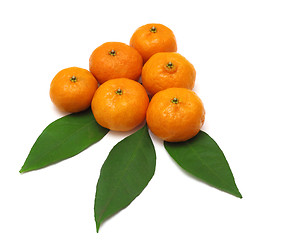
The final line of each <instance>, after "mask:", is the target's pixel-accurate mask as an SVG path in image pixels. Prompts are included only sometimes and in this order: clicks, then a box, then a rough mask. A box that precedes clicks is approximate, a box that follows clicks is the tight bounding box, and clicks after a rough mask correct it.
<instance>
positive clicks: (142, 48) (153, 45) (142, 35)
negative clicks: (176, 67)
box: [130, 23, 177, 63]
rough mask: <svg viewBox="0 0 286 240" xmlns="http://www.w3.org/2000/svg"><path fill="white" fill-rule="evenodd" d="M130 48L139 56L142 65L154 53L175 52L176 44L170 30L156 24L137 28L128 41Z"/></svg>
mask: <svg viewBox="0 0 286 240" xmlns="http://www.w3.org/2000/svg"><path fill="white" fill-rule="evenodd" d="M130 46H131V47H134V48H135V49H136V50H137V51H138V52H139V53H140V54H141V56H142V57H143V60H144V63H145V62H146V61H147V60H148V59H149V58H150V57H151V56H152V55H153V54H155V53H158V52H176V51H177V42H176V38H175V35H174V33H173V32H172V30H171V29H169V28H168V27H166V26H164V25H162V24H158V23H150V24H146V25H144V26H141V27H139V28H138V29H137V30H136V31H135V32H134V33H133V35H132V37H131V39H130Z"/></svg>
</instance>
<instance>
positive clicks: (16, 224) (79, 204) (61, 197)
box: [0, 0, 286, 240]
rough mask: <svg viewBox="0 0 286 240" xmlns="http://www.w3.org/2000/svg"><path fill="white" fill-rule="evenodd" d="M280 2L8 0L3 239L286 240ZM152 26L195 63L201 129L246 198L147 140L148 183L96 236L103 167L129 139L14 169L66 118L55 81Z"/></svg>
mask: <svg viewBox="0 0 286 240" xmlns="http://www.w3.org/2000/svg"><path fill="white" fill-rule="evenodd" d="M187 3H188V4H187ZM284 3H285V1H274V0H273V1H261V0H260V1H250V0H248V1H229V0H228V1H221V0H216V1H179V0H177V1H174V0H171V1H170V0H164V1H163V0H158V1H154V0H153V1H148V0H146V1H138V2H137V1H131V0H130V1H95V0H94V1H84V0H82V1H72V0H68V1H60V0H57V1H54V0H51V1H45V2H44V1H31V0H26V1H20V0H15V1H1V4H0V12H1V14H0V24H1V29H0V35H1V37H0V43H1V44H0V61H1V62H0V69H1V71H0V82H1V84H0V89H1V92H0V106H1V108H0V109H1V118H0V121H1V124H0V136H1V156H0V169H1V172H0V192H1V197H0V239H5V240H10V239H29V240H33V239H41V240H45V239H85V240H88V239H102V240H106V239H124V240H131V239H132V240H133V239H139V240H141V239H142V240H143V239H144V240H145V239H196V240H200V239H221V240H223V239H232V240H235V239H275V240H277V239H286V233H285V230H284V229H283V227H285V215H286V210H285V208H286V207H285V201H286V197H285V189H286V188H285V183H286V174H285V172H286V169H285V167H286V163H285V160H286V158H285V134H286V127H285V120H286V117H285V102H286V101H285V100H286V96H285V81H286V71H285V70H286V69H285V66H286V32H285V23H286V14H285V10H286V7H285V5H284ZM151 22H157V23H162V24H165V25H166V26H168V27H170V28H171V29H172V30H173V31H174V33H175V35H176V38H177V44H178V52H179V53H181V54H182V55H184V56H185V57H186V58H187V59H189V61H190V62H192V63H193V65H194V66H195V68H196V71H197V79H196V87H195V90H196V92H197V93H198V95H199V96H200V97H201V99H202V101H203V102H204V104H205V109H206V122H205V125H204V127H203V130H204V131H206V132H207V133H209V134H210V136H212V137H213V138H214V139H215V140H216V142H217V143H218V144H219V146H220V147H221V148H222V150H223V151H224V153H225V155H226V157H227V159H228V162H229V164H230V166H231V169H232V171H233V174H234V176H235V179H236V183H237V185H238V187H239V189H240V191H241V193H242V195H243V199H238V198H236V197H233V196H231V195H229V194H227V193H224V192H221V191H219V190H217V189H215V188H212V187H210V186H208V185H206V184H204V183H202V182H200V181H197V180H195V179H193V178H192V177H190V176H189V175H187V174H185V173H184V172H183V171H182V170H181V169H180V168H179V167H178V166H177V165H176V163H175V162H174V161H173V160H172V159H171V158H170V157H169V156H168V154H167V153H166V151H165V149H164V148H163V145H162V141H161V140H159V139H157V138H156V137H154V136H153V135H151V136H152V139H153V140H154V145H155V148H156V153H157V166H156V173H155V175H154V177H153V179H152V180H151V182H150V183H149V185H148V186H147V188H146V189H145V190H144V191H143V192H142V194H141V195H140V196H139V197H138V198H136V199H135V201H134V202H132V203H131V205H130V206H129V207H127V208H126V209H124V210H123V211H121V212H119V213H118V214H116V215H115V216H114V217H112V218H111V219H109V220H108V221H106V222H105V223H104V224H103V225H102V226H101V228H100V231H99V233H96V226H95V222H94V217H93V204H94V196H95V189H96V183H97V179H98V176H99V171H100V168H101V165H102V164H103V162H104V160H105V158H106V157H107V155H108V153H109V151H110V150H111V148H112V147H113V146H114V145H115V144H116V143H117V142H118V141H119V140H121V139H123V138H124V137H125V136H127V135H128V134H130V133H131V132H128V133H115V132H110V133H109V134H108V135H106V136H105V137H104V138H103V139H102V140H101V141H100V142H98V143H96V144H95V145H93V146H91V147H90V148H88V149H87V150H86V151H84V152H82V153H80V154H79V155H77V156H75V157H73V158H71V159H68V160H65V161H63V162H61V163H58V164H56V165H53V166H51V167H47V168H45V169H42V170H39V171H33V172H30V173H27V174H22V175H21V174H20V173H19V172H18V171H19V170H20V168H21V166H22V164H23V163H24V161H25V158H26V157H27V155H28V153H29V150H30V148H31V147H32V145H33V143H34V142H35V140H36V139H37V137H38V136H39V134H40V133H41V132H42V130H43V129H44V128H45V127H46V126H47V125H48V124H49V123H51V122H52V121H54V120H56V119H58V118H59V117H61V116H63V114H62V113H61V112H58V111H57V110H56V109H55V107H54V106H53V105H52V103H51V101H50V99H49V85H50V82H51V80H52V78H53V77H54V75H55V74H56V73H57V72H58V71H60V70H61V69H63V68H66V67H71V66H78V67H82V68H88V60H89V56H90V54H91V52H92V51H93V50H94V49H95V48H96V47H97V46H99V45H101V44H102V43H104V42H107V41H120V42H125V43H127V44H128V43H129V39H130V37H131V35H132V33H133V32H134V31H135V30H136V28H138V27H139V26H141V25H144V24H146V23H151Z"/></svg>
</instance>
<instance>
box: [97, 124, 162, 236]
mask: <svg viewBox="0 0 286 240" xmlns="http://www.w3.org/2000/svg"><path fill="white" fill-rule="evenodd" d="M155 166H156V154H155V149H154V146H153V143H152V140H151V138H150V136H149V132H148V128H147V125H145V126H144V127H143V128H141V129H140V130H138V131H137V132H135V133H133V134H132V135H130V136H128V137H126V138H125V139H123V140H122V141H120V142H119V143H117V144H116V145H115V146H114V147H113V149H112V150H111V151H110V153H109V155H108V157H107V159H106V160H105V162H104V164H103V166H102V168H101V172H100V177H99V180H98V183H97V188H96V196H95V207H94V211H95V221H96V226H97V231H98V229H99V227H100V224H101V223H102V222H103V221H104V220H106V219H107V218H108V217H110V216H112V215H113V214H115V213H117V212H118V211H120V210H121V209H123V208H125V207H127V206H128V205H129V204H130V203H131V202H132V201H133V200H134V199H135V198H136V197H137V196H138V195H139V194H140V193H141V192H142V191H143V189H144V188H145V187H146V186H147V184H148V183H149V181H150V180H151V178H152V177H153V175H154V172H155Z"/></svg>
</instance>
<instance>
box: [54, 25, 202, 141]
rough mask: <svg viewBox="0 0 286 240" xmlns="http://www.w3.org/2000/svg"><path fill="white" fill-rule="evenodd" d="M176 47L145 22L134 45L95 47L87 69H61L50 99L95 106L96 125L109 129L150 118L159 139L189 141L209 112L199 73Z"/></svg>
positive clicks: (62, 105) (63, 105)
mask: <svg viewBox="0 0 286 240" xmlns="http://www.w3.org/2000/svg"><path fill="white" fill-rule="evenodd" d="M176 51H177V43H176V38H175V36H174V33H173V32H172V31H171V30H170V29H169V28H168V27H166V26H164V25H162V24H146V25H144V26H141V27H139V28H138V29H137V30H136V31H135V32H134V34H133V35H132V37H131V40H130V45H127V44H124V43H120V42H107V43H104V44H102V45H101V46H99V47H97V48H96V49H95V50H94V51H93V52H92V54H91V56H90V59H89V71H88V70H86V69H82V68H78V67H71V68H66V69H63V70H61V71H60V72H59V73H58V74H57V75H56V76H55V77H54V79H53V80H52V82H51V86H50V97H51V100H52V102H53V103H54V104H55V105H56V106H57V107H58V108H59V109H61V110H63V111H65V112H70V113H74V112H80V111H83V110H85V109H87V108H89V107H90V106H91V109H92V112H93V115H94V117H95V120H96V121H97V122H98V124H100V125H101V126H103V127H105V128H108V129H110V130H114V131H129V130H131V129H134V128H135V127H137V126H138V125H140V124H141V123H142V122H143V121H145V119H146V121H147V124H148V127H149V129H150V130H151V131H152V132H153V133H154V134H155V135H156V136H158V137H159V138H161V139H163V140H165V141H169V142H180V141H185V140H188V139H190V138H192V137H194V136H195V135H196V134H197V133H198V132H199V130H200V128H201V127H202V125H203V123H204V119H205V110H204V106H203V103H202V101H201V99H200V98H199V97H198V96H197V94H196V93H195V92H194V91H192V89H193V87H194V84H195V78H196V71H195V69H194V67H193V65H192V64H191V63H190V62H189V61H188V60H187V59H186V58H185V57H183V56H182V55H181V54H179V53H176ZM139 81H140V82H141V81H142V84H141V83H140V82H139ZM149 99H151V101H150V102H149Z"/></svg>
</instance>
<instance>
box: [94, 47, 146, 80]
mask: <svg viewBox="0 0 286 240" xmlns="http://www.w3.org/2000/svg"><path fill="white" fill-rule="evenodd" d="M142 66H143V60H142V57H141V55H140V54H139V53H138V52H137V50H135V49H134V48H132V47H130V46H128V45H126V44H125V43H121V42H107V43H104V44H102V45H101V46H99V47H98V48H96V49H95V50H94V51H93V52H92V54H91V56H90V58H89V70H90V72H91V73H92V74H93V75H94V77H95V78H96V79H97V81H98V82H99V83H101V84H102V83H104V82H106V81H107V80H110V79H115V78H129V79H132V80H138V79H139V77H140V74H141V71H142Z"/></svg>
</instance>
